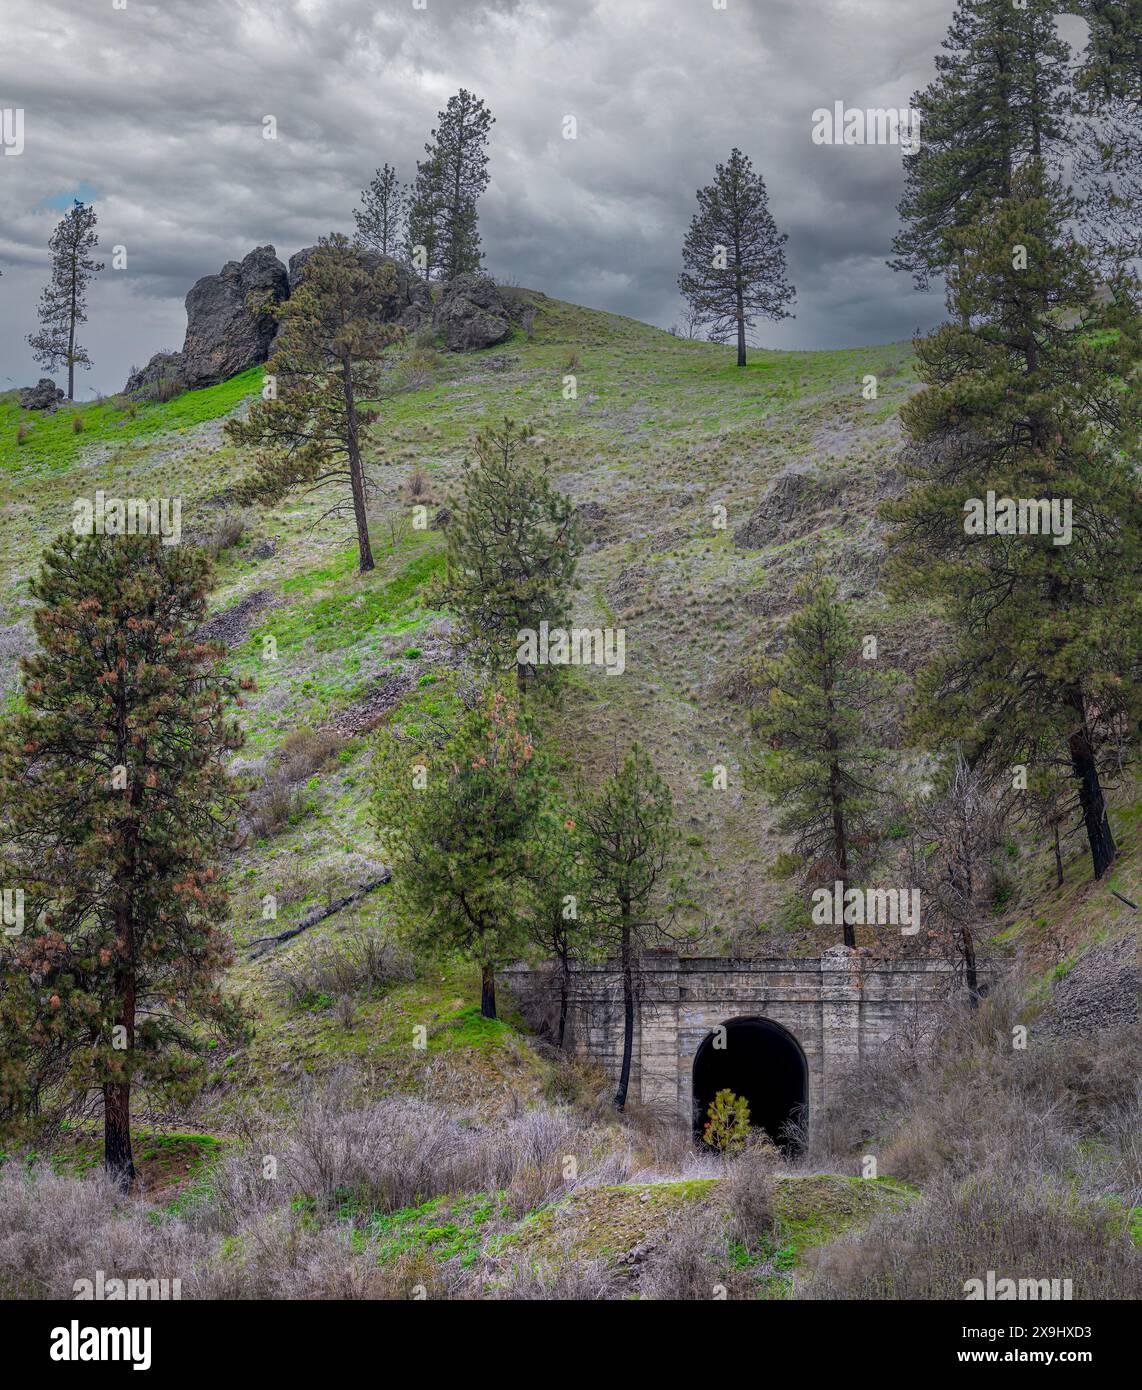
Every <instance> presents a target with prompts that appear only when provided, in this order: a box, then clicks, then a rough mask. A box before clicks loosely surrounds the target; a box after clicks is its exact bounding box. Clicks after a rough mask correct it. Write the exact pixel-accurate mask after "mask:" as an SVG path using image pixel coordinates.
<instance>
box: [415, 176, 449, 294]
mask: <svg viewBox="0 0 1142 1390" xmlns="http://www.w3.org/2000/svg"><path fill="white" fill-rule="evenodd" d="M443 208H444V192H443V185H442V183H441V178H440V166H439V164H437V163H436V161H435V160H433V159H431V158H429V159H422V160H418V161H417V165H416V181H415V182H414V184H413V187H412V192H411V194H410V196H409V205H408V229H407V232H406V236H407V238H408V240H407V244H406V248H405V250H406V254H407V256H408V259H409V260H410V261H411V262H412V264H413V265H414V266H415V267H416V268H417V269H418V270H421V271H423V272H424V278H425V279H426V280H431V279H432V278H433V276H434V275H435V274H436V272H437V271H438V270H439V268H440V247H441V241H442V236H441V225H442V221H443Z"/></svg>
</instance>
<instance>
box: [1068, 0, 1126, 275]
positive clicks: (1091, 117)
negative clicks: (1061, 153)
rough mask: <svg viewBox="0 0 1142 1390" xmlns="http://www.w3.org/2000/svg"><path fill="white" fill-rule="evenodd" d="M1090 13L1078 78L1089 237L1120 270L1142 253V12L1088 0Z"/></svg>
mask: <svg viewBox="0 0 1142 1390" xmlns="http://www.w3.org/2000/svg"><path fill="white" fill-rule="evenodd" d="M1082 13H1083V17H1084V18H1085V19H1086V21H1087V23H1088V24H1089V26H1090V41H1089V44H1088V47H1087V51H1086V54H1085V55H1084V61H1083V64H1082V66H1081V68H1080V70H1079V72H1078V74H1077V75H1076V78H1075V87H1076V90H1077V92H1078V106H1079V109H1080V111H1081V123H1080V131H1081V137H1080V138H1079V139H1077V140H1076V152H1075V172H1076V176H1077V178H1078V181H1079V183H1080V185H1081V186H1082V188H1083V192H1084V194H1085V201H1084V205H1083V208H1082V221H1083V240H1084V241H1085V242H1086V243H1087V245H1088V246H1090V247H1091V248H1092V249H1093V250H1094V251H1095V252H1096V254H1097V255H1098V257H1099V260H1100V263H1101V265H1102V267H1103V268H1104V269H1105V270H1108V271H1109V273H1110V274H1111V275H1114V274H1115V273H1120V272H1121V271H1122V270H1123V269H1124V268H1125V267H1126V266H1128V265H1129V263H1130V262H1131V261H1137V260H1139V259H1142V155H1140V154H1139V151H1140V150H1142V11H1140V9H1139V6H1138V3H1137V0H1133V2H1132V3H1118V0H1087V3H1085V4H1083V6H1082Z"/></svg>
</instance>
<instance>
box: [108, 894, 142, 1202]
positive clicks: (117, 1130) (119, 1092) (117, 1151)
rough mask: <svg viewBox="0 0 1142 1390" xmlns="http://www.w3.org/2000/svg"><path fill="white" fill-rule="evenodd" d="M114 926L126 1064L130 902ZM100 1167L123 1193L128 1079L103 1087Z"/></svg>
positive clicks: (131, 968)
mask: <svg viewBox="0 0 1142 1390" xmlns="http://www.w3.org/2000/svg"><path fill="white" fill-rule="evenodd" d="M115 916H116V927H117V931H118V935H119V938H120V940H121V941H122V947H121V950H122V952H123V961H122V964H121V965H120V967H119V970H118V972H117V978H116V992H117V994H118V996H119V1018H118V1027H120V1028H122V1030H123V1041H124V1045H125V1048H126V1055H127V1061H128V1066H129V1064H130V1059H131V1053H132V1050H133V1049H134V1046H135V924H134V921H133V919H132V917H131V908H130V904H129V903H127V902H124V903H122V904H121V905H120V906H119V907H118V909H117V910H116V914H115ZM103 1166H104V1168H105V1169H106V1171H107V1176H108V1177H109V1178H110V1179H111V1181H112V1182H113V1183H115V1185H116V1186H117V1187H120V1188H122V1189H123V1191H124V1192H127V1191H129V1190H130V1187H131V1184H132V1183H133V1182H134V1181H135V1162H134V1157H133V1155H132V1152H131V1081H130V1071H128V1073H127V1080H125V1081H108V1082H105V1083H104V1086H103Z"/></svg>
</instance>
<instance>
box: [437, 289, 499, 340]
mask: <svg viewBox="0 0 1142 1390" xmlns="http://www.w3.org/2000/svg"><path fill="white" fill-rule="evenodd" d="M512 313H513V306H512V305H510V304H509V303H508V300H507V299H506V298H505V296H504V295H502V294H501V293H500V291H499V289H498V288H497V286H496V282H495V281H494V280H490V279H489V278H488V277H487V276H486V275H457V277H456V278H455V280H449V281H448V283H447V284H446V285H445V286H444V287H443V289H442V290H441V292H440V298H439V299H438V300H437V303H436V308H435V309H434V310H433V314H432V327H433V329H434V330H435V331H436V332H437V333H443V334H444V340H445V343H446V345H447V347H448V350H449V352H468V351H470V350H471V349H472V348H485V347H493V346H494V345H495V344H496V343H502V342H503V341H504V339H505V338H507V337H509V336H510V335H511V331H512V322H511V320H512Z"/></svg>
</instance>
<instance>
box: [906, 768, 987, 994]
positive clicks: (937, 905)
mask: <svg viewBox="0 0 1142 1390" xmlns="http://www.w3.org/2000/svg"><path fill="white" fill-rule="evenodd" d="M911 819H912V840H911V847H910V848H911V853H910V859H911V871H912V881H913V884H914V886H916V887H918V888H919V889H920V893H921V897H922V901H923V904H924V913H923V917H924V920H925V921H926V923H927V925H928V926H929V929H930V930H933V931H934V932H935V935H936V938H937V940H938V942H939V943H940V945H941V947H942V948H943V951H944V954H945V955H947V956H948V957H949V958H950V959H951V960H953V961H954V962H955V963H956V965H957V966H958V967H959V968H960V969H962V971H963V974H964V978H965V980H966V982H967V987H968V991H969V993H970V995H971V997H972V999H973V1000H976V999H978V998H979V970H978V961H977V954H976V936H977V933H978V930H979V928H980V926H981V924H982V923H983V922H984V921H985V920H986V917H987V914H988V912H989V910H990V906H991V899H992V892H993V889H994V886H995V870H994V864H993V856H994V853H995V850H996V848H997V847H998V845H999V843H1000V838H1001V835H1002V831H1003V811H1002V808H1001V806H1000V804H999V802H998V801H997V800H996V798H995V796H994V794H993V792H992V790H991V788H990V787H989V786H988V784H987V782H986V781H985V779H984V777H983V775H982V773H981V772H980V771H978V770H976V769H973V768H971V767H969V765H968V763H967V761H966V759H965V758H964V757H963V754H962V753H960V752H959V750H958V749H957V751H956V764H955V768H954V770H953V772H952V775H951V778H950V779H949V781H948V784H947V786H946V788H945V789H944V791H943V792H942V793H941V794H937V795H934V796H932V797H929V798H925V799H924V800H922V801H920V802H919V803H917V804H916V805H914V806H913V808H912V817H911Z"/></svg>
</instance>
